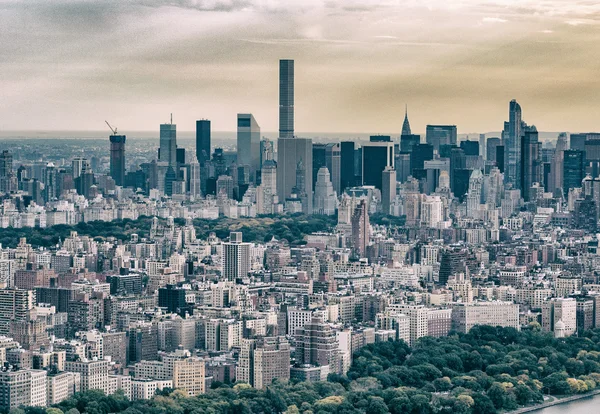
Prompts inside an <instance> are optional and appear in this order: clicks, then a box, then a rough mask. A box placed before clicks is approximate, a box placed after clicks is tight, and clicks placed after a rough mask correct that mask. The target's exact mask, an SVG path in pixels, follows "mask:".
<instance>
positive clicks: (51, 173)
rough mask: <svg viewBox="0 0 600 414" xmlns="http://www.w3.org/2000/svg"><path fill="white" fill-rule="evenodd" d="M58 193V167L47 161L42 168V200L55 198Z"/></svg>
mask: <svg viewBox="0 0 600 414" xmlns="http://www.w3.org/2000/svg"><path fill="white" fill-rule="evenodd" d="M59 195H60V194H59V192H58V169H57V168H56V167H55V166H54V163H52V162H49V163H48V165H46V169H45V170H44V201H46V202H48V201H50V200H55V199H57V198H58V196H59Z"/></svg>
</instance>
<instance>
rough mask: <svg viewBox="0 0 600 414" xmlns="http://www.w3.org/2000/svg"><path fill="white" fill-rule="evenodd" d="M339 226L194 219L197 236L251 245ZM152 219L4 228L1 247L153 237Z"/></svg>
mask: <svg viewBox="0 0 600 414" xmlns="http://www.w3.org/2000/svg"><path fill="white" fill-rule="evenodd" d="M174 221H175V224H176V225H184V224H185V220H184V219H175V220H174ZM166 222H167V220H166V219H160V223H161V224H163V225H164V224H166ZM336 223H337V219H336V218H335V217H333V216H306V215H294V216H260V217H256V218H240V219H230V218H219V219H217V220H205V219H195V220H194V227H195V228H196V236H197V237H198V238H199V239H202V240H206V238H207V237H208V236H209V234H210V233H213V232H214V233H215V234H216V235H217V237H219V238H221V239H224V238H227V237H229V233H230V232H231V231H242V232H243V235H244V240H245V241H249V242H264V241H269V240H271V239H272V238H273V237H275V238H276V239H278V240H284V239H285V240H287V241H288V242H289V243H291V244H294V245H297V244H302V243H303V241H304V236H305V235H306V234H310V233H313V232H318V231H330V230H331V229H332V228H333V226H335V225H336ZM151 226H152V217H147V216H142V217H140V218H138V219H137V220H130V219H125V220H114V221H109V222H107V221H92V222H87V223H85V222H80V223H77V224H75V225H64V224H59V225H56V226H51V227H46V228H39V227H23V228H12V227H10V228H5V229H0V244H1V245H2V247H5V248H6V247H11V248H14V247H16V246H17V244H18V243H19V239H20V238H22V237H25V238H26V239H27V242H28V243H30V244H31V245H32V246H34V247H54V246H56V245H57V244H58V243H59V242H60V241H61V240H64V239H65V238H66V237H69V235H70V234H71V232H72V231H76V232H77V233H78V234H79V235H80V236H89V237H92V238H94V239H98V240H102V239H106V238H109V237H114V238H116V239H118V240H127V239H129V238H130V237H131V235H132V234H137V235H138V236H139V237H140V238H142V237H148V236H149V235H150V228H151Z"/></svg>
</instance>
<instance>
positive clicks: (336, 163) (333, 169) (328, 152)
mask: <svg viewBox="0 0 600 414" xmlns="http://www.w3.org/2000/svg"><path fill="white" fill-rule="evenodd" d="M340 163H341V149H340V144H327V148H325V166H326V167H327V169H328V170H329V174H330V175H331V184H332V185H333V189H334V191H335V192H336V193H337V194H340V193H341V188H340V183H341V171H342V166H341V164H340Z"/></svg>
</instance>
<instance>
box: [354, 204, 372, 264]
mask: <svg viewBox="0 0 600 414" xmlns="http://www.w3.org/2000/svg"><path fill="white" fill-rule="evenodd" d="M369 238H370V222H369V211H368V207H367V203H366V201H365V200H361V201H360V203H359V204H358V205H357V206H356V208H355V209H354V213H353V214H352V244H353V247H354V254H355V255H356V256H358V257H365V254H366V252H367V245H368V244H369Z"/></svg>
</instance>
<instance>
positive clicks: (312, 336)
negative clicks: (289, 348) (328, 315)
mask: <svg viewBox="0 0 600 414" xmlns="http://www.w3.org/2000/svg"><path fill="white" fill-rule="evenodd" d="M295 336H296V353H295V356H296V364H297V365H305V364H308V365H315V366H320V367H325V366H329V372H331V373H337V372H339V349H338V343H337V340H336V335H335V331H334V330H333V329H332V328H331V326H329V324H327V323H325V322H324V321H323V318H322V317H321V316H314V317H313V318H312V320H311V321H310V322H309V323H307V324H305V325H304V326H303V327H300V328H296V335H295Z"/></svg>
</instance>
